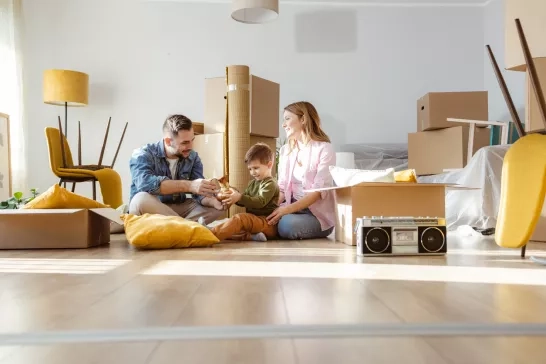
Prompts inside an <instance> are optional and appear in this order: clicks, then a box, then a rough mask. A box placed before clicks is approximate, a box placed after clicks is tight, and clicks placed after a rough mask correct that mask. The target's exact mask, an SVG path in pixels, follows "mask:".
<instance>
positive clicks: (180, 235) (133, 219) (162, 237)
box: [121, 214, 220, 249]
mask: <svg viewBox="0 0 546 364" xmlns="http://www.w3.org/2000/svg"><path fill="white" fill-rule="evenodd" d="M121 219H122V220H123V224H124V227H125V236H126V237H127V240H128V241H129V244H131V245H133V246H134V247H136V248H140V249H179V248H196V247H205V246H211V245H213V244H216V243H219V242H220V240H218V238H217V237H216V236H215V235H214V234H213V233H212V232H211V231H210V230H209V229H208V228H207V227H206V226H203V225H201V224H199V223H197V222H194V221H191V220H186V219H184V218H182V217H180V216H165V215H159V214H144V215H140V216H138V215H132V214H124V215H122V216H121Z"/></svg>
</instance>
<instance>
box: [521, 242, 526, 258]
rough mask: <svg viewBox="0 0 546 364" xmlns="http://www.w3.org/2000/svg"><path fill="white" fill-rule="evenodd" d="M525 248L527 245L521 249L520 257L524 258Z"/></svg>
mask: <svg viewBox="0 0 546 364" xmlns="http://www.w3.org/2000/svg"><path fill="white" fill-rule="evenodd" d="M526 248H527V244H525V245H524V246H522V247H521V257H522V258H525V249H526Z"/></svg>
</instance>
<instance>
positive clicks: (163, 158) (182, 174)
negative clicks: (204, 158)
mask: <svg viewBox="0 0 546 364" xmlns="http://www.w3.org/2000/svg"><path fill="white" fill-rule="evenodd" d="M194 138H195V136H194V133H193V127H192V122H191V120H190V119H188V118H187V117H186V116H184V115H171V116H169V117H168V118H167V119H166V120H165V122H164V123H163V139H162V140H161V141H159V142H157V143H152V144H146V145H145V146H143V147H141V148H139V149H137V150H135V151H134V152H133V155H132V157H131V161H130V164H129V167H130V169H131V177H132V182H131V192H130V197H129V213H130V214H134V215H142V214H146V213H150V214H162V215H171V216H176V215H179V216H182V217H184V218H186V219H188V220H193V221H197V220H198V219H199V218H201V217H202V218H203V219H204V220H205V221H207V223H211V222H213V221H214V220H216V219H217V218H218V217H219V216H220V215H221V214H222V210H223V206H222V203H221V202H220V201H218V200H217V199H216V198H215V197H214V196H213V193H214V192H215V189H216V186H215V184H214V183H213V182H211V181H208V180H206V179H204V177H203V164H202V163H201V159H200V158H199V155H198V154H197V152H195V151H194V150H192V146H193V140H194ZM187 193H191V194H192V197H191V198H187V197H186V194H187Z"/></svg>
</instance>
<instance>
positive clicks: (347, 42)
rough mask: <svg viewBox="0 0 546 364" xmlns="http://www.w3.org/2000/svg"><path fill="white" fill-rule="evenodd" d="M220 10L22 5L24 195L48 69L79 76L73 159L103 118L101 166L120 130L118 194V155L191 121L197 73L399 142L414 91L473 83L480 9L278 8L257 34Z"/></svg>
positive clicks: (97, 140)
mask: <svg viewBox="0 0 546 364" xmlns="http://www.w3.org/2000/svg"><path fill="white" fill-rule="evenodd" d="M229 10H230V6H229V4H191V3H173V2H165V3H161V2H160V3H157V2H155V3H143V2H141V1H138V0H94V1H89V0H48V1H43V0H25V1H24V17H25V19H24V20H25V29H24V31H25V41H26V44H25V54H24V55H25V73H24V77H25V88H26V89H25V90H26V96H25V104H26V115H27V117H28V123H29V127H30V128H31V130H30V131H29V134H28V136H27V137H28V140H27V141H28V143H29V153H30V155H29V166H30V173H29V185H30V187H38V188H40V189H41V190H44V189H46V188H47V187H49V186H50V185H51V184H53V183H55V181H56V179H55V178H54V177H53V175H52V173H51V171H50V170H49V167H48V157H47V149H46V142H45V137H44V131H43V130H44V128H45V127H46V126H56V125H57V124H56V122H57V121H56V120H57V115H61V117H64V116H63V108H61V107H55V106H51V105H45V104H43V103H42V72H43V71H44V70H45V69H48V68H67V69H76V70H79V71H83V72H86V73H88V74H89V75H90V83H91V86H90V104H89V106H88V107H86V108H71V109H69V138H70V141H71V142H72V148H74V149H75V148H76V134H75V133H76V128H77V123H76V122H77V121H78V120H81V122H82V128H83V135H84V142H83V151H84V153H83V159H84V163H88V164H89V163H96V162H97V160H98V156H99V152H100V145H101V143H102V138H103V133H104V130H105V127H106V122H107V119H108V117H109V116H112V123H113V124H112V128H111V139H110V143H109V149H108V150H107V153H106V161H107V162H109V161H110V160H111V158H112V156H113V154H114V152H115V146H116V144H117V140H118V138H119V136H120V134H121V131H122V128H123V124H124V123H125V122H126V121H128V122H129V128H128V132H127V134H126V138H125V141H124V143H123V146H122V149H121V151H120V155H119V157H118V161H117V162H116V163H117V168H116V169H117V170H118V171H119V172H120V174H121V176H122V178H123V181H124V195H125V197H127V196H128V190H129V183H130V174H129V170H128V159H129V156H130V154H131V151H132V150H133V149H134V148H137V147H139V146H140V145H142V144H144V143H146V142H153V141H156V140H159V138H160V136H161V134H160V129H161V123H162V121H163V120H164V118H165V116H166V115H167V114H169V113H175V112H177V113H184V114H186V115H188V116H189V117H191V118H193V119H194V120H201V118H202V117H203V108H204V100H203V95H204V82H203V79H204V78H205V77H213V76H220V75H222V74H223V73H224V68H225V66H226V65H229V64H247V65H249V66H250V68H251V72H252V73H254V74H256V75H258V76H261V77H265V78H268V79H271V80H274V81H277V82H279V83H280V84H281V107H282V106H283V105H285V104H287V103H290V102H293V101H297V100H303V99H304V100H308V101H311V102H313V103H314V104H315V105H316V106H317V108H318V110H319V112H320V114H321V116H322V118H323V122H324V128H325V129H326V130H327V132H328V133H329V134H330V136H331V137H332V139H333V141H334V143H336V144H342V143H343V144H345V143H360V142H371V143H374V142H401V143H405V142H406V141H407V133H408V132H413V131H415V124H416V121H415V114H416V111H415V102H416V99H417V98H418V97H420V96H422V95H423V94H425V93H427V92H429V91H452V90H482V89H484V66H483V65H484V61H483V59H484V54H485V53H484V49H483V37H482V34H484V13H483V10H484V9H483V8H481V7H373V6H362V7H346V6H344V7H332V6H329V7H327V6H325V7H318V6H316V5H309V6H304V5H282V6H281V13H280V17H279V19H278V20H277V21H276V22H274V23H271V24H268V25H264V26H252V25H243V24H238V23H236V22H234V21H233V20H231V18H230V15H229ZM499 52H500V50H499ZM499 54H500V53H499ZM359 128H360V129H361V131H357V129H359ZM79 191H80V192H83V191H85V193H86V194H88V193H89V191H90V189H89V188H86V189H85V190H82V189H80V190H79Z"/></svg>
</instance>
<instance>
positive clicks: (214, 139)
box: [193, 133, 277, 178]
mask: <svg viewBox="0 0 546 364" xmlns="http://www.w3.org/2000/svg"><path fill="white" fill-rule="evenodd" d="M258 142H262V143H266V144H267V145H269V147H270V148H271V150H272V151H273V156H274V155H275V150H276V148H277V139H276V138H266V137H260V136H255V135H251V136H250V145H251V146H252V145H254V144H256V143H258ZM193 150H195V151H196V152H197V153H198V154H199V157H200V158H201V162H203V174H204V175H205V178H219V177H222V176H223V175H224V174H225V171H224V161H225V158H226V155H225V146H224V133H213V134H203V135H196V136H195V140H194V141H193ZM240 162H241V164H244V162H245V161H244V160H242V161H240ZM274 172H275V171H274V170H273V173H274Z"/></svg>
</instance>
